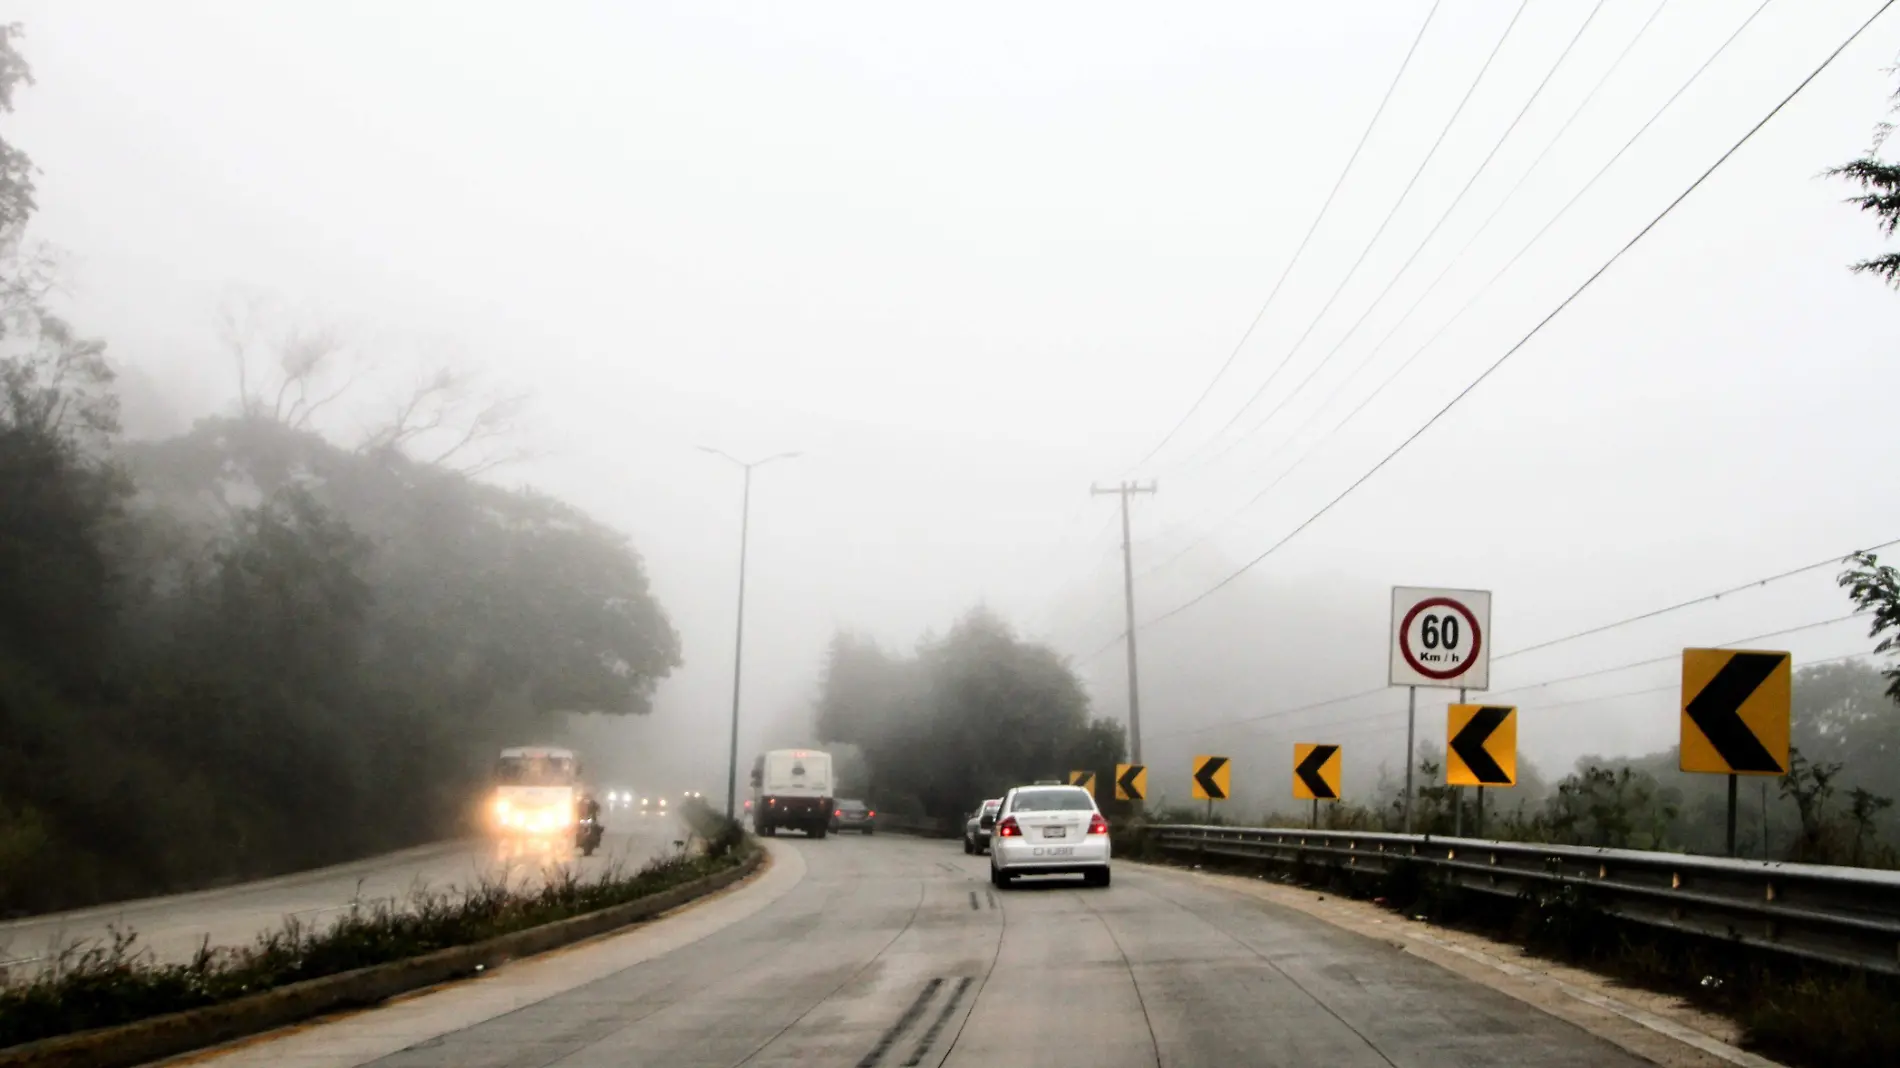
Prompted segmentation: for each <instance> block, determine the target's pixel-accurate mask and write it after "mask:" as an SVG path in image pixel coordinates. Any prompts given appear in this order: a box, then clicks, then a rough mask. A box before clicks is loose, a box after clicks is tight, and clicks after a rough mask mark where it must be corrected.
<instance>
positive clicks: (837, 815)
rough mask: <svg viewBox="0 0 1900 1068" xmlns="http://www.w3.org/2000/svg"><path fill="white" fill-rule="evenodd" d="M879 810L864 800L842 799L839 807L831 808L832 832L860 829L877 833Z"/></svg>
mask: <svg viewBox="0 0 1900 1068" xmlns="http://www.w3.org/2000/svg"><path fill="white" fill-rule="evenodd" d="M876 819H877V812H876V811H875V810H874V809H872V808H871V806H869V805H867V804H865V803H864V802H862V801H849V800H845V799H842V798H841V799H840V800H839V801H838V804H837V807H835V808H833V809H832V810H831V833H832V834H837V833H838V832H839V831H858V832H860V833H862V834H876V833H877V823H876V822H875V821H876Z"/></svg>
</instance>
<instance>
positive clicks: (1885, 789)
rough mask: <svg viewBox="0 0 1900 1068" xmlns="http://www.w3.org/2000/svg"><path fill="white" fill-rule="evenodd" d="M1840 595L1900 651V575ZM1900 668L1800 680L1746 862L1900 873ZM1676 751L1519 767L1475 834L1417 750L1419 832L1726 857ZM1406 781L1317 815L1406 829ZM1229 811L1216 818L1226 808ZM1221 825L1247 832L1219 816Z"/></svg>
mask: <svg viewBox="0 0 1900 1068" xmlns="http://www.w3.org/2000/svg"><path fill="white" fill-rule="evenodd" d="M1846 563H1847V566H1846V569H1845V570H1844V571H1843V572H1842V573H1841V575H1840V579H1839V582H1840V585H1841V587H1842V588H1843V589H1844V590H1846V591H1847V593H1848V596H1849V598H1850V600H1852V601H1853V603H1854V605H1855V607H1856V608H1858V609H1860V610H1862V611H1865V612H1868V613H1869V614H1870V615H1871V616H1872V618H1873V621H1874V622H1873V633H1874V636H1875V637H1877V638H1879V639H1880V642H1879V644H1878V646H1877V651H1878V652H1881V653H1885V652H1888V651H1890V650H1891V649H1893V648H1894V647H1895V642H1896V640H1900V575H1897V574H1896V573H1895V571H1894V569H1893V568H1892V567H1890V566H1887V565H1883V564H1881V563H1880V561H1879V560H1878V559H1877V558H1876V557H1875V556H1873V555H1871V554H1863V555H1860V556H1856V557H1853V558H1851V559H1850V560H1848V561H1847V562H1846ZM1897 698H1900V669H1895V668H1887V669H1885V670H1882V669H1881V668H1878V667H1876V666H1874V665H1873V664H1872V663H1869V662H1868V661H1866V660H1859V659H1856V660H1848V661H1844V662H1839V663H1829V664H1816V665H1811V666H1808V667H1804V668H1800V669H1798V670H1797V671H1796V672H1795V678H1794V706H1793V712H1792V719H1793V748H1792V752H1791V754H1790V759H1789V769H1788V774H1787V775H1785V776H1783V777H1780V778H1775V779H1768V778H1747V777H1745V778H1744V779H1743V783H1742V790H1741V792H1740V795H1739V800H1738V806H1737V819H1736V851H1737V853H1738V854H1739V855H1741V856H1744V857H1756V858H1760V859H1772V860H1788V861H1797V862H1801V863H1808V864H1845V865H1852V866H1857V867H1877V868H1895V867H1900V849H1897V848H1896V844H1900V818H1896V817H1900V813H1897V812H1896V810H1895V807H1894V801H1893V797H1892V796H1891V791H1892V790H1893V789H1894V787H1895V785H1896V784H1900V702H1897ZM1677 763H1678V761H1677V754H1676V750H1675V749H1674V748H1673V747H1672V748H1670V749H1666V750H1664V751H1662V752H1659V753H1652V754H1649V755H1647V756H1641V757H1633V758H1607V757H1585V758H1583V759H1582V760H1579V761H1578V762H1577V767H1576V770H1574V771H1573V772H1571V773H1570V774H1569V775H1566V776H1564V777H1563V778H1562V779H1559V780H1558V781H1556V782H1554V783H1552V782H1548V781H1547V780H1545V779H1544V778H1543V777H1542V776H1541V775H1539V774H1538V772H1537V770H1536V768H1534V767H1532V766H1531V765H1530V764H1529V763H1528V762H1526V761H1524V760H1521V759H1520V760H1519V762H1518V771H1519V776H1518V785H1517V786H1515V787H1511V788H1508V789H1493V790H1488V791H1486V796H1485V812H1484V814H1483V823H1482V827H1480V823H1479V812H1478V795H1477V791H1476V790H1474V789H1470V788H1462V789H1461V788H1458V787H1453V786H1448V785H1446V783H1445V781H1444V759H1443V753H1442V751H1441V750H1439V749H1438V748H1436V747H1435V746H1432V745H1429V744H1428V745H1424V746H1421V747H1420V755H1419V758H1418V764H1417V766H1416V768H1415V769H1414V770H1415V773H1416V774H1415V781H1416V784H1417V790H1418V796H1417V799H1416V800H1415V801H1414V803H1413V811H1412V829H1413V831H1414V832H1415V833H1418V834H1436V835H1449V834H1457V833H1461V832H1462V833H1463V834H1465V835H1469V836H1472V837H1477V836H1479V835H1480V834H1482V836H1483V837H1486V838H1495V839H1501V840H1503V841H1517V842H1548V843H1552V844H1557V845H1581V846H1601V847H1609V848H1618V849H1649V850H1661V851H1667V852H1688V853H1703V854H1720V853H1723V852H1725V849H1726V835H1727V811H1728V809H1727V805H1728V802H1727V781H1726V779H1725V778H1724V777H1723V776H1720V775H1696V774H1689V773H1685V772H1682V771H1680V770H1679V769H1678V766H1677ZM1403 799H1404V784H1403V780H1402V779H1401V778H1400V777H1399V776H1397V775H1393V774H1390V773H1386V774H1382V775H1381V776H1380V779H1379V784H1378V787H1377V790H1376V792H1375V794H1374V798H1373V799H1372V800H1371V801H1369V802H1364V803H1361V802H1356V801H1336V802H1322V803H1321V804H1320V806H1319V826H1320V827H1321V828H1324V829H1328V830H1349V831H1386V832H1396V831H1399V830H1402V829H1403V828H1404V825H1405V823H1404V801H1403ZM1224 807H1225V806H1217V808H1224ZM1150 818H1151V819H1155V820H1168V821H1180V822H1190V823H1199V822H1202V821H1204V820H1205V819H1206V818H1207V816H1206V813H1205V810H1204V809H1200V808H1195V807H1182V806H1177V807H1174V808H1171V809H1165V810H1163V809H1157V810H1155V811H1154V812H1153V813H1152V814H1151V816H1150ZM1214 818H1215V819H1216V820H1217V821H1233V822H1245V821H1246V818H1245V817H1243V818H1242V819H1241V820H1235V818H1234V817H1233V816H1232V815H1229V814H1226V813H1223V812H1220V811H1217V812H1216V814H1215V817H1214ZM1312 819H1313V816H1312V810H1311V809H1310V808H1306V807H1302V808H1300V809H1281V810H1276V811H1272V812H1267V813H1263V814H1261V815H1260V816H1259V817H1258V821H1257V822H1256V823H1254V825H1255V826H1262V827H1306V826H1309V825H1310V824H1311V822H1312Z"/></svg>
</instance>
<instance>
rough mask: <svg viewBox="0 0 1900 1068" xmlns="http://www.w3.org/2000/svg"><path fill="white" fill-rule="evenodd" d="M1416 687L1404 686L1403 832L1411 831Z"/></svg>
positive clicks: (1416, 742)
mask: <svg viewBox="0 0 1900 1068" xmlns="http://www.w3.org/2000/svg"><path fill="white" fill-rule="evenodd" d="M1417 734H1418V687H1416V686H1407V687H1406V688H1405V833H1406V834H1411V833H1412V754H1414V753H1416V752H1417V751H1418V738H1417Z"/></svg>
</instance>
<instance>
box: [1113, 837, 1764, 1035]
mask: <svg viewBox="0 0 1900 1068" xmlns="http://www.w3.org/2000/svg"><path fill="white" fill-rule="evenodd" d="M1137 863H1138V862H1137ZM1141 867H1142V869H1143V870H1144V871H1150V872H1154V873H1156V874H1162V875H1168V876H1172V877H1177V878H1182V879H1187V880H1191V881H1194V882H1197V883H1200V884H1202V885H1204V886H1207V887H1210V888H1214V889H1220V890H1224V891H1227V892H1229V893H1234V894H1238V895H1241V896H1244V897H1249V898H1253V899H1255V900H1258V901H1262V902H1265V903H1267V904H1270V905H1275V906H1279V907H1281V908H1287V909H1294V910H1297V911H1299V912H1302V913H1305V914H1306V915H1308V916H1311V917H1313V918H1314V919H1317V920H1321V921H1323V922H1325V923H1328V924H1330V925H1332V926H1334V927H1338V928H1341V929H1344V930H1347V931H1351V932H1353V933H1355V934H1358V935H1362V936H1364V937H1366V938H1373V939H1377V940H1379V941H1382V942H1385V943H1387V944H1389V945H1392V946H1394V947H1396V948H1398V949H1401V950H1403V951H1405V952H1407V953H1410V954H1412V955H1414V956H1416V957H1419V958H1421V959H1423V960H1427V961H1430V962H1431V963H1433V964H1436V965H1438V966H1439V967H1441V968H1444V969H1446V970H1447V971H1450V972H1453V973H1455V974H1457V975H1459V976H1462V977H1464V978H1466V979H1469V980H1471V981H1473V982H1477V983H1482V984H1483V985H1485V986H1488V987H1490V988H1491V989H1493V990H1496V991H1498V992H1500V993H1503V994H1507V995H1509V996H1510V997H1513V998H1515V999H1517V1000H1518V1001H1521V1002H1524V1003H1525V1004H1527V1005H1530V1006H1532V1007H1534V1008H1536V1009H1539V1010H1540V1011H1543V1012H1545V1013H1548V1014H1550V1015H1552V1016H1555V1017H1557V1018H1559V1019H1562V1020H1566V1021H1568V1022H1570V1023H1572V1024H1575V1025H1576V1026H1578V1027H1581V1028H1583V1029H1584V1030H1586V1031H1589V1032H1590V1033H1591V1034H1594V1035H1598V1036H1600V1037H1601V1038H1603V1039H1604V1040H1605V1041H1608V1042H1611V1043H1614V1044H1615V1045H1617V1046H1619V1047H1621V1048H1622V1049H1624V1050H1627V1051H1628V1052H1630V1053H1632V1054H1634V1055H1636V1056H1638V1057H1641V1058H1643V1059H1644V1060H1647V1061H1649V1062H1650V1063H1652V1064H1656V1065H1661V1066H1663V1068H1782V1066H1781V1065H1780V1064H1779V1062H1776V1061H1771V1060H1769V1059H1767V1058H1765V1057H1761V1056H1758V1055H1756V1054H1753V1053H1749V1052H1747V1051H1746V1050H1743V1049H1741V1048H1739V1046H1738V1045H1737V1043H1738V1042H1739V1041H1740V1038H1741V1035H1740V1033H1739V1029H1738V1028H1737V1027H1736V1025H1735V1024H1734V1023H1733V1022H1732V1021H1730V1020H1728V1019H1726V1018H1724V1017H1721V1016H1718V1015H1715V1014H1713V1013H1708V1012H1704V1011H1702V1010H1700V1009H1698V1008H1696V1007H1695V1006H1693V1005H1690V1004H1688V1003H1686V1002H1684V1001H1683V1000H1682V999H1680V998H1677V997H1672V996H1669V995H1664V994H1657V993H1653V992H1650V991H1645V990H1638V989H1634V988H1632V987H1628V986H1624V985H1622V984H1619V983H1617V982H1616V981H1614V980H1611V979H1607V978H1605V977H1603V976H1600V975H1596V974H1594V973H1591V972H1587V971H1584V970H1582V969H1578V968H1571V967H1568V966H1565V965H1562V964H1558V963H1555V962H1552V961H1549V960H1544V959H1542V958H1539V957H1535V956H1533V955H1531V954H1529V953H1527V952H1525V951H1524V950H1523V949H1521V948H1519V947H1517V946H1514V945H1510V944H1508V943H1503V942H1496V941H1492V940H1490V939H1487V938H1484V937H1482V936H1479V935H1475V934H1471V933H1468V932H1465V931H1457V930H1452V929H1450V928H1443V927H1434V926H1431V925H1428V924H1425V923H1423V922H1419V921H1415V920H1408V919H1406V918H1405V917H1403V916H1400V915H1399V914H1397V913H1394V912H1392V911H1390V910H1388V909H1385V908H1382V907H1380V906H1378V905H1374V904H1371V903H1370V902H1365V901H1355V900H1353V899H1351V898H1346V897H1340V896H1339V895H1337V894H1332V893H1327V892H1324V891H1316V890H1310V889H1307V888H1305V887H1298V886H1290V885H1286V884H1283V883H1278V882H1274V881H1271V880H1269V879H1268V878H1266V877H1263V876H1257V875H1253V876H1249V875H1229V874H1220V873H1214V872H1206V871H1199V870H1195V869H1189V868H1180V867H1175V866H1171V865H1166V864H1142V865H1141Z"/></svg>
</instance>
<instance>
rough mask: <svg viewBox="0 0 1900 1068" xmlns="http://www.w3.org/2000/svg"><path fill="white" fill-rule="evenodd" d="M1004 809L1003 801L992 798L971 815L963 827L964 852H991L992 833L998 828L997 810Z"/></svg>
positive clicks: (998, 798)
mask: <svg viewBox="0 0 1900 1068" xmlns="http://www.w3.org/2000/svg"><path fill="white" fill-rule="evenodd" d="M1001 807H1003V799H1002V798H1000V797H992V798H990V799H989V800H988V801H985V802H983V804H982V806H981V807H980V808H978V809H977V810H976V811H975V812H973V813H971V814H970V818H969V820H968V821H967V822H965V823H964V825H963V851H964V852H965V853H987V852H989V851H990V832H991V831H992V830H994V829H995V828H996V810H997V809H999V808H1001Z"/></svg>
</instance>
